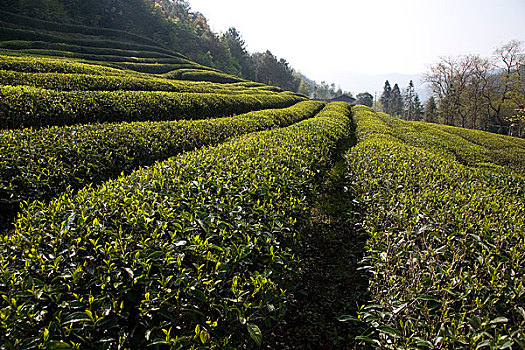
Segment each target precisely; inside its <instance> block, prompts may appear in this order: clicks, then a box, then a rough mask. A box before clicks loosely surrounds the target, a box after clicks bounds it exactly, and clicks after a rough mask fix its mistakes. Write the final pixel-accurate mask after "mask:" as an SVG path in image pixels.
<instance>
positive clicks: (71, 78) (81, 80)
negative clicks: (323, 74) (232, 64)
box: [0, 70, 282, 94]
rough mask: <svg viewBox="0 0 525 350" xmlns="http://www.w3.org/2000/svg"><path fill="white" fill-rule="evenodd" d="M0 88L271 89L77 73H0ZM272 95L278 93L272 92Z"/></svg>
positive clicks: (231, 91) (209, 91)
mask: <svg viewBox="0 0 525 350" xmlns="http://www.w3.org/2000/svg"><path fill="white" fill-rule="evenodd" d="M0 85H13V86H15V85H27V86H33V87H39V88H43V89H51V90H59V91H74V90H78V91H116V90H125V91H170V92H208V93H222V94H225V93H243V94H251V93H254V94H264V93H271V92H273V91H274V90H275V89H272V87H270V86H269V87H267V88H265V87H251V88H250V87H245V86H242V85H237V84H219V83H210V82H194V81H179V80H170V79H162V78H156V77H151V76H147V77H146V76H136V75H131V74H130V75H120V76H116V75H115V76H114V75H93V74H77V73H25V72H17V71H5V70H0ZM275 92H282V90H281V91H275Z"/></svg>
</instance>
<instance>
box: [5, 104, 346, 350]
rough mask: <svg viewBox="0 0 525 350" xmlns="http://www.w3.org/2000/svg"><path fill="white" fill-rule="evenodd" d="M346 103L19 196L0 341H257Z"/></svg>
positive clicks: (206, 344) (283, 290)
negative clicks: (23, 201)
mask: <svg viewBox="0 0 525 350" xmlns="http://www.w3.org/2000/svg"><path fill="white" fill-rule="evenodd" d="M349 115H350V110H349V107H348V106H347V105H346V104H344V103H342V104H340V103H336V104H329V105H328V106H327V107H325V108H324V109H323V110H322V111H321V112H320V113H319V114H318V115H317V116H316V117H314V118H310V119H307V120H305V121H301V122H299V123H296V124H294V125H292V126H289V127H285V128H277V129H272V130H269V131H263V132H258V133H252V134H248V135H245V136H240V137H238V138H234V139H232V140H231V141H229V142H226V143H224V144H221V145H219V146H215V147H205V148H201V149H198V150H195V151H193V152H187V153H183V154H181V155H179V156H176V157H173V158H170V159H168V160H165V161H163V162H158V163H156V164H155V165H153V166H151V167H149V168H141V169H139V170H137V171H135V172H133V173H131V174H130V175H128V176H122V177H119V178H118V179H115V180H110V181H108V182H106V183H104V184H102V185H100V186H98V187H91V186H88V187H86V188H84V189H82V190H81V191H79V192H78V193H76V194H75V193H74V192H73V191H69V192H67V193H66V194H64V195H62V196H61V197H59V198H57V199H56V200H53V201H52V202H51V203H49V204H44V203H42V202H33V203H31V204H28V205H26V206H25V208H24V211H23V213H22V214H21V215H20V216H19V218H18V220H17V222H16V225H15V230H14V231H13V232H10V233H6V234H4V235H2V237H1V241H0V315H1V318H0V328H1V330H0V343H2V344H4V347H5V348H8V349H11V348H37V347H43V348H46V347H48V348H58V347H63V348H66V347H74V346H76V347H79V348H82V349H117V348H135V349H136V348H146V347H147V346H149V347H150V348H153V349H155V348H157V349H160V348H193V349H197V348H242V347H246V346H250V347H253V346H255V345H256V344H259V343H261V342H262V340H263V339H264V334H265V333H264V332H265V330H266V329H268V328H269V327H270V326H271V325H272V324H274V323H275V322H276V321H278V320H279V318H280V315H281V314H282V313H283V312H284V311H285V308H286V302H287V298H288V297H289V294H288V291H287V283H288V282H289V281H290V280H291V279H290V277H291V276H293V275H294V274H295V272H296V269H295V268H296V266H297V257H296V256H295V255H294V242H296V241H297V239H298V234H299V232H300V229H301V227H303V225H304V224H305V220H306V218H307V214H308V202H309V200H310V199H311V198H312V196H313V195H314V194H315V188H316V183H317V180H316V179H318V174H322V173H323V172H325V170H326V169H329V167H330V164H331V159H332V155H333V153H334V152H335V150H336V148H337V146H338V144H339V142H341V141H342V140H343V139H344V138H346V137H348V136H349V130H350V128H349V123H350V119H349ZM287 281H288V282H287Z"/></svg>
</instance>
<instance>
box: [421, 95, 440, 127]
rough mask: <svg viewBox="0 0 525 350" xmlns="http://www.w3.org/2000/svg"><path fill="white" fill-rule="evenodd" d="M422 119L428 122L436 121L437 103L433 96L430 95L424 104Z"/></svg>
mask: <svg viewBox="0 0 525 350" xmlns="http://www.w3.org/2000/svg"><path fill="white" fill-rule="evenodd" d="M423 120H424V121H426V122H429V123H437V122H438V114H437V105H436V100H435V99H434V97H430V98H429V99H428V100H427V103H426V104H425V114H424V115H423Z"/></svg>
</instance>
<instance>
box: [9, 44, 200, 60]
mask: <svg viewBox="0 0 525 350" xmlns="http://www.w3.org/2000/svg"><path fill="white" fill-rule="evenodd" d="M0 48H4V49H10V50H27V49H40V50H50V51H64V52H72V53H78V54H81V55H80V57H81V58H84V57H85V56H86V55H88V56H89V57H90V58H87V59H96V60H105V61H115V62H143V63H148V62H155V60H156V61H157V62H159V63H175V64H181V63H183V64H191V63H192V62H191V61H189V60H188V59H183V58H179V57H175V56H171V55H168V54H164V53H159V52H152V51H132V50H123V49H114V48H105V47H90V46H78V45H71V44H65V43H56V42H46V41H22V40H10V41H1V42H0ZM57 55H59V54H57ZM121 56H122V57H121ZM99 57H100V58H99Z"/></svg>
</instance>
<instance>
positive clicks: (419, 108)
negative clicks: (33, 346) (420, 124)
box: [413, 93, 423, 121]
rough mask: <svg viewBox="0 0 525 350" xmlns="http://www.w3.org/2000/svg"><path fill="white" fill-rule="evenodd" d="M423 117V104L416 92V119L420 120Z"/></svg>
mask: <svg viewBox="0 0 525 350" xmlns="http://www.w3.org/2000/svg"><path fill="white" fill-rule="evenodd" d="M422 117H423V104H422V103H421V100H420V99H419V95H418V94H417V93H416V94H415V96H414V119H413V120H415V121H420V120H421V118H422Z"/></svg>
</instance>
